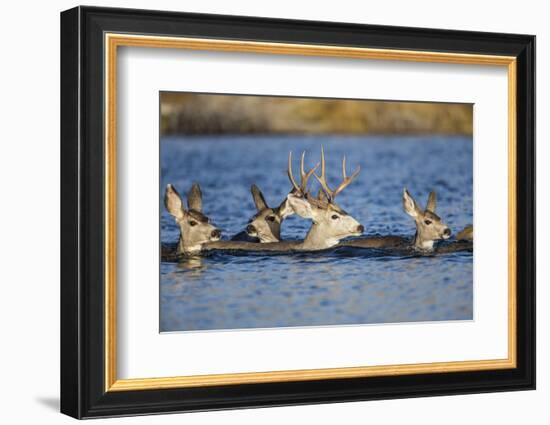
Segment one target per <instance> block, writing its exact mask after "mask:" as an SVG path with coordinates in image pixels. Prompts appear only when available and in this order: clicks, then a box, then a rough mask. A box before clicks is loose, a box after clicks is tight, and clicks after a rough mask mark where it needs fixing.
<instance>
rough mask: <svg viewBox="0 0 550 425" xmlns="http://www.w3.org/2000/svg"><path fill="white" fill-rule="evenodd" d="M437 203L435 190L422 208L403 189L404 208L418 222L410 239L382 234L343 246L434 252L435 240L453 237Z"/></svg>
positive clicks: (455, 246) (448, 249) (454, 248)
mask: <svg viewBox="0 0 550 425" xmlns="http://www.w3.org/2000/svg"><path fill="white" fill-rule="evenodd" d="M436 204H437V199H436V194H435V192H433V191H432V192H430V194H429V196H428V202H427V204H426V208H422V207H420V206H419V204H418V203H417V202H416V201H415V199H414V198H413V197H412V196H411V194H410V193H409V191H408V190H407V189H404V190H403V209H404V210H405V212H406V213H407V214H408V215H410V216H411V217H412V218H413V219H414V221H415V224H416V234H415V236H414V239H412V240H410V239H408V238H405V237H401V236H380V237H376V236H375V237H369V238H361V239H356V240H352V241H345V242H342V243H341V244H340V245H342V246H353V247H357V248H413V249H415V250H417V251H422V252H432V251H433V250H434V242H435V241H438V240H442V239H449V238H450V237H451V229H449V227H448V226H447V225H446V224H445V223H444V222H443V221H442V220H441V218H440V217H439V216H438V215H437V214H436V213H435V209H436ZM470 248H471V244H460V243H456V244H453V245H452V246H448V247H447V246H445V247H441V249H438V250H437V251H438V252H453V251H457V250H464V249H470Z"/></svg>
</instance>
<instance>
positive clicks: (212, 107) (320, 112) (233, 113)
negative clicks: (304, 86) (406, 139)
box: [160, 92, 473, 136]
mask: <svg viewBox="0 0 550 425" xmlns="http://www.w3.org/2000/svg"><path fill="white" fill-rule="evenodd" d="M160 105H161V107H160V114H161V116H160V122H161V134H162V135H216V134H219V135H222V134H223V135H226V134H235V135H246V134H274V135H284V134H289V135H308V134H311V135H320V134H325V135H326V134H335V135H387V134H392V135H423V134H430V135H434V134H440V135H446V136H448V135H464V136H471V135H472V132H473V105H471V104H449V103H427V102H398V101H372V100H347V99H316V98H293V97H274V96H249V95H216V94H197V93H172V92H161V94H160Z"/></svg>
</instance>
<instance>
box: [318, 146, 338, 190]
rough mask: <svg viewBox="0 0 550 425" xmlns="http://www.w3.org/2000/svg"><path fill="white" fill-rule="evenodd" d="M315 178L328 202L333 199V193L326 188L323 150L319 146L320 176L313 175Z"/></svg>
mask: <svg viewBox="0 0 550 425" xmlns="http://www.w3.org/2000/svg"><path fill="white" fill-rule="evenodd" d="M315 178H316V179H317V180H318V181H319V183H321V186H322V187H323V190H324V191H325V194H326V195H327V198H328V199H329V201H331V200H333V199H334V195H335V194H334V192H333V191H332V190H331V189H330V187H328V184H327V175H326V164H325V150H324V149H323V147H322V146H321V176H320V177H319V176H318V175H317V174H315Z"/></svg>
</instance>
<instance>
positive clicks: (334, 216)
mask: <svg viewBox="0 0 550 425" xmlns="http://www.w3.org/2000/svg"><path fill="white" fill-rule="evenodd" d="M330 218H332V219H333V220H338V219H339V218H340V217H338V216H337V215H336V214H333V215H332V217H330Z"/></svg>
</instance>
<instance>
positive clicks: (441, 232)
mask: <svg viewBox="0 0 550 425" xmlns="http://www.w3.org/2000/svg"><path fill="white" fill-rule="evenodd" d="M436 202H437V200H436V194H435V192H433V191H432V192H430V195H429V196H428V202H427V204H426V208H425V209H422V208H421V207H420V206H419V205H418V203H417V202H416V201H415V199H414V198H413V197H412V196H411V194H410V193H409V192H408V190H407V189H404V190H403V209H404V210H405V212H406V213H407V214H409V215H410V216H411V217H412V218H414V221H415V223H416V237H415V242H414V243H415V247H416V248H418V249H423V250H431V249H433V244H434V241H437V240H441V239H449V238H450V237H451V229H449V226H447V225H446V224H445V223H444V222H443V221H442V220H441V218H440V217H439V216H438V215H437V214H436V213H435V208H436Z"/></svg>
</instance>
